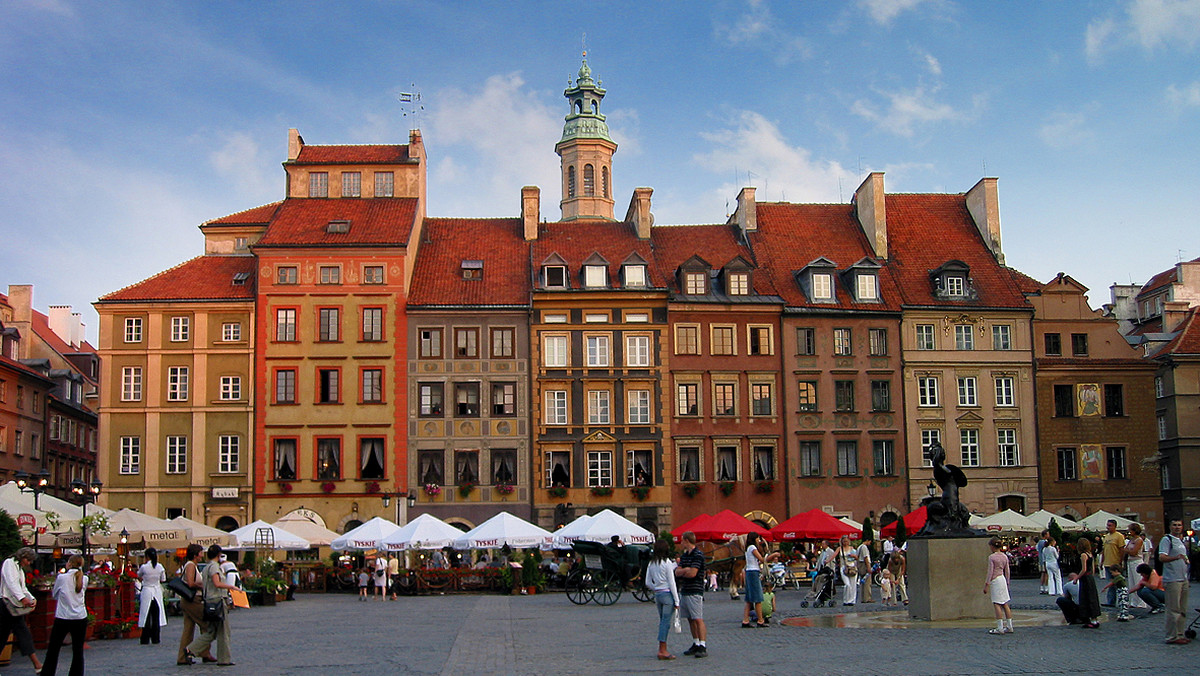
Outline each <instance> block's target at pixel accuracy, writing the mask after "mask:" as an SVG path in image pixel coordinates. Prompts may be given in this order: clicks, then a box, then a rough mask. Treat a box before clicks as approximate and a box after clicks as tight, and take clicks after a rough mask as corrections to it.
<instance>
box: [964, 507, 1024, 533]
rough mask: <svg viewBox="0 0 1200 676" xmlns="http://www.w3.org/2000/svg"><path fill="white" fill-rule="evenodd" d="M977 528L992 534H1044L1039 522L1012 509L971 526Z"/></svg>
mask: <svg viewBox="0 0 1200 676" xmlns="http://www.w3.org/2000/svg"><path fill="white" fill-rule="evenodd" d="M971 525H972V526H973V527H975V528H982V529H983V530H986V531H988V532H991V533H996V532H999V533H1040V532H1042V527H1041V525H1039V524H1038V522H1036V521H1034V520H1033V519H1030V518H1029V517H1027V516H1025V515H1024V514H1021V513H1019V512H1014V511H1013V510H1011V509H1006V510H1004V511H1003V512H997V513H995V514H992V515H990V516H985V517H983V518H982V519H980V520H978V521H976V522H975V523H973V524H971Z"/></svg>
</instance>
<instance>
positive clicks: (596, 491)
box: [592, 486, 612, 498]
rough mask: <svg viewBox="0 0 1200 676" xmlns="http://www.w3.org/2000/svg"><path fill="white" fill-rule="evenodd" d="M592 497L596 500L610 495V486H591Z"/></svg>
mask: <svg viewBox="0 0 1200 676" xmlns="http://www.w3.org/2000/svg"><path fill="white" fill-rule="evenodd" d="M592 495H594V496H596V497H598V498H603V497H607V496H609V495H612V486H592Z"/></svg>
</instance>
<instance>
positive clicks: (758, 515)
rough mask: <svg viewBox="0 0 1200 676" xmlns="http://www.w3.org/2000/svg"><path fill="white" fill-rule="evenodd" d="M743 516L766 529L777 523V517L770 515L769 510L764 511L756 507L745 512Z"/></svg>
mask: <svg viewBox="0 0 1200 676" xmlns="http://www.w3.org/2000/svg"><path fill="white" fill-rule="evenodd" d="M743 516H745V517H746V518H747V519H749V520H751V521H753V522H754V523H756V524H758V525H760V526H762V527H763V528H766V529H767V530H771V529H772V528H774V527H775V526H778V525H779V519H776V518H775V517H773V516H771V514H770V512H764V511H762V510H761V509H756V510H754V511H752V512H747V513H746V514H744V515H743Z"/></svg>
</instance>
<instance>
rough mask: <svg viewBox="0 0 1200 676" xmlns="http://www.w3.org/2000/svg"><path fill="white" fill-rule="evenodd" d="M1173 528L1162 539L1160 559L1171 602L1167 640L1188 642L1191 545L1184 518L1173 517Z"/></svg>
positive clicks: (1167, 593)
mask: <svg viewBox="0 0 1200 676" xmlns="http://www.w3.org/2000/svg"><path fill="white" fill-rule="evenodd" d="M1170 528H1171V532H1169V533H1167V534H1166V535H1164V536H1162V539H1160V540H1159V541H1158V560H1159V561H1161V562H1162V564H1163V572H1162V579H1163V588H1164V589H1165V590H1166V602H1167V638H1166V643H1172V644H1175V645H1185V644H1187V643H1190V642H1191V641H1190V640H1189V639H1188V638H1187V637H1186V636H1184V634H1183V632H1184V625H1185V624H1186V622H1187V604H1188V548H1187V545H1186V544H1185V543H1184V541H1183V521H1181V520H1179V519H1171V526H1170Z"/></svg>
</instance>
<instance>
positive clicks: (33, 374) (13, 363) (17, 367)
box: [0, 355, 54, 383]
mask: <svg viewBox="0 0 1200 676" xmlns="http://www.w3.org/2000/svg"><path fill="white" fill-rule="evenodd" d="M0 364H3V365H4V366H8V367H9V368H11V369H13V370H14V371H17V372H19V373H22V374H24V375H26V376H29V377H30V378H37V379H39V380H42V381H45V382H47V383H53V382H54V381H53V380H51V379H49V378H47V377H46V376H44V375H42V374H41V372H39V371H35V370H34V369H31V368H29V367H28V366H26V365H24V364H22V363H21V362H19V361H17V360H15V359H10V358H8V357H6V356H4V355H0Z"/></svg>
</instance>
